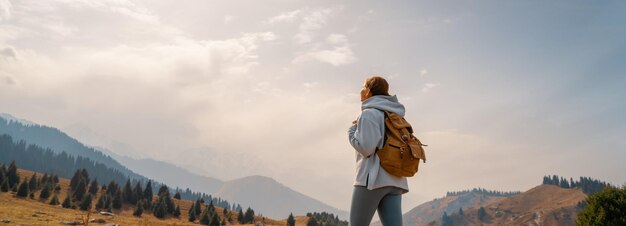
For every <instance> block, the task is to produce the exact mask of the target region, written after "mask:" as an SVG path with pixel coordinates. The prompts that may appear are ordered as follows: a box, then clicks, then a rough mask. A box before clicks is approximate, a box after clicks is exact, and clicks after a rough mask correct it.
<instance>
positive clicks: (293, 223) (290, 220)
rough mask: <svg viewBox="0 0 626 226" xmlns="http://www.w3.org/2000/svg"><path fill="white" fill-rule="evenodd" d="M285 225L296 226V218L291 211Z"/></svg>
mask: <svg viewBox="0 0 626 226" xmlns="http://www.w3.org/2000/svg"><path fill="white" fill-rule="evenodd" d="M287 226H296V219H295V218H294V217H293V213H289V217H288V218H287Z"/></svg>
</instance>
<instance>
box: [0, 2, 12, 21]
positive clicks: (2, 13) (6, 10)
mask: <svg viewBox="0 0 626 226" xmlns="http://www.w3.org/2000/svg"><path fill="white" fill-rule="evenodd" d="M9 18H11V2H10V1H9V0H0V21H3V20H8V19H9Z"/></svg>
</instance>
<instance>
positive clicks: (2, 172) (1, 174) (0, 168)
mask: <svg viewBox="0 0 626 226" xmlns="http://www.w3.org/2000/svg"><path fill="white" fill-rule="evenodd" d="M6 174H7V168H6V167H4V164H0V182H4V178H5V177H6Z"/></svg>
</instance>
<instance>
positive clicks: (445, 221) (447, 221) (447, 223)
mask: <svg viewBox="0 0 626 226" xmlns="http://www.w3.org/2000/svg"><path fill="white" fill-rule="evenodd" d="M441 224H442V225H443V226H450V225H452V218H450V216H448V213H446V211H443V216H442V217H441Z"/></svg>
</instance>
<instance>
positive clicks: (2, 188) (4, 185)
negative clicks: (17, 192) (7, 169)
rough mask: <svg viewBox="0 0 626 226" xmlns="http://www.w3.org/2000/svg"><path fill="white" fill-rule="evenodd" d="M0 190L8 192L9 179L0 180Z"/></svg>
mask: <svg viewBox="0 0 626 226" xmlns="http://www.w3.org/2000/svg"><path fill="white" fill-rule="evenodd" d="M0 190H1V191H2V192H8V191H9V179H8V178H5V179H4V181H3V182H2V186H1V187H0Z"/></svg>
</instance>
